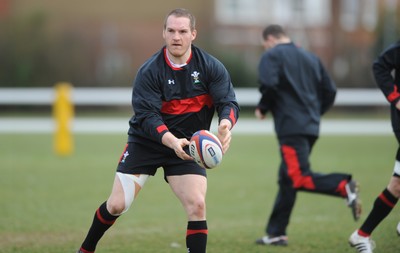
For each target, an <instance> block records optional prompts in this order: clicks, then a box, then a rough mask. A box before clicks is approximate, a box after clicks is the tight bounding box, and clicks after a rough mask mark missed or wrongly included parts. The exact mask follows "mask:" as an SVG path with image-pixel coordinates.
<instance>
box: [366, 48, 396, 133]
mask: <svg viewBox="0 0 400 253" xmlns="http://www.w3.org/2000/svg"><path fill="white" fill-rule="evenodd" d="M372 69H373V73H374V77H375V80H376V83H377V85H378V87H379V88H380V89H381V90H382V92H383V94H384V95H385V97H386V99H387V100H388V101H389V103H390V104H391V117H392V127H393V130H394V131H396V132H398V131H400V114H399V110H398V109H397V108H396V103H397V102H398V101H399V100H400V90H399V87H400V41H398V42H396V43H394V44H392V45H390V46H389V47H388V48H386V49H385V50H384V51H383V52H382V53H381V54H380V55H379V56H378V58H377V59H376V60H375V61H374V63H373V64H372Z"/></svg>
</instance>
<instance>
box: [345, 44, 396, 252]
mask: <svg viewBox="0 0 400 253" xmlns="http://www.w3.org/2000/svg"><path fill="white" fill-rule="evenodd" d="M372 70H373V74H374V77H375V81H376V83H377V85H378V86H379V88H380V89H381V90H382V92H383V94H384V96H385V97H386V99H387V100H388V101H389V103H390V110H391V121H392V128H393V132H394V135H395V136H396V139H397V142H398V143H399V144H400V90H399V88H400V41H398V42H397V43H394V44H392V45H390V46H389V47H388V48H386V49H385V50H384V51H383V52H382V53H381V54H380V55H379V56H378V58H377V59H376V60H375V61H374V63H373V65H372ZM399 197H400V147H399V148H397V154H396V157H395V163H394V170H393V175H392V177H391V178H390V180H389V184H388V185H387V186H386V188H385V189H384V190H383V191H382V192H381V193H379V195H378V197H377V198H376V199H375V202H374V205H373V207H372V210H371V211H370V213H369V215H368V216H367V218H366V220H365V221H364V223H363V224H362V225H361V227H360V228H359V229H357V230H356V231H354V232H353V233H352V234H351V236H350V238H349V242H350V245H351V246H352V247H355V248H356V249H357V251H358V252H359V253H372V251H373V249H374V248H375V243H374V242H373V241H372V240H371V239H370V236H371V234H372V232H373V231H374V230H375V228H376V227H377V226H378V225H379V223H380V222H381V221H382V220H383V219H385V217H386V216H387V215H388V214H389V213H390V212H391V211H392V210H393V208H394V207H395V205H396V203H397V201H398V199H399ZM397 233H399V235H400V223H399V224H398V225H397Z"/></svg>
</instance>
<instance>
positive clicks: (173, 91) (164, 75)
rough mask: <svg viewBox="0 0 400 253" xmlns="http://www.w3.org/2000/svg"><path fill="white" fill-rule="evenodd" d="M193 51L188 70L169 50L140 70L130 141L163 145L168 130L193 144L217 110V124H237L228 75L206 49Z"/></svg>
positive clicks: (159, 53)
mask: <svg viewBox="0 0 400 253" xmlns="http://www.w3.org/2000/svg"><path fill="white" fill-rule="evenodd" d="M191 49H192V53H191V56H190V58H189V60H188V62H187V65H185V66H184V67H181V68H176V67H173V66H172V65H171V64H170V62H169V60H168V59H167V56H166V53H167V52H166V48H165V47H163V48H162V49H161V50H160V51H159V52H157V53H156V54H154V55H153V56H152V57H151V58H150V59H148V60H147V61H146V62H145V63H144V64H143V65H142V66H141V67H140V69H139V70H138V73H137V75H136V78H135V81H134V86H133V92H132V106H133V110H134V115H133V117H132V118H131V119H130V121H129V125H130V127H129V131H128V141H132V142H140V141H143V138H145V139H147V140H152V141H155V142H159V143H161V139H162V136H163V135H164V134H165V133H166V132H167V131H170V132H171V133H172V134H174V135H175V136H176V137H177V138H188V139H189V138H190V137H191V136H192V135H193V133H194V132H196V131H198V130H201V129H209V128H210V125H211V121H212V119H213V115H214V113H215V111H217V113H218V117H219V120H222V119H228V120H230V122H231V123H232V126H234V125H235V123H236V121H237V119H238V116H239V105H238V103H237V101H236V96H235V92H234V89H233V85H232V82H231V79H230V76H229V74H228V72H227V70H226V69H225V67H224V66H223V64H222V63H221V62H219V61H218V60H217V59H216V58H214V57H213V56H211V55H209V54H208V53H206V52H204V51H203V50H201V49H199V48H197V47H196V46H194V45H192V48H191ZM135 137H141V138H135Z"/></svg>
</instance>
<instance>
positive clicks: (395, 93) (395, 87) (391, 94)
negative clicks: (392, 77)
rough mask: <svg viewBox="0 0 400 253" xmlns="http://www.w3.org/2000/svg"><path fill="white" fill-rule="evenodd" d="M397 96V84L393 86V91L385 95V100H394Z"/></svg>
mask: <svg viewBox="0 0 400 253" xmlns="http://www.w3.org/2000/svg"><path fill="white" fill-rule="evenodd" d="M398 97H400V93H399V92H398V91H397V86H396V85H395V86H394V89H393V92H392V93H390V94H389V96H388V97H387V100H388V101H389V102H392V101H394V100H395V99H397V98H398Z"/></svg>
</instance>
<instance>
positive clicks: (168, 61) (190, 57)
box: [164, 47, 193, 70]
mask: <svg viewBox="0 0 400 253" xmlns="http://www.w3.org/2000/svg"><path fill="white" fill-rule="evenodd" d="M192 54H193V51H191V52H190V56H189V59H188V60H187V61H186V64H189V62H190V60H191V59H192ZM164 60H165V62H166V63H167V64H168V66H170V67H171V69H173V70H182V69H183V68H182V67H175V66H174V65H172V63H171V62H170V60H169V58H168V55H167V47H164ZM185 66H186V65H185Z"/></svg>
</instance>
